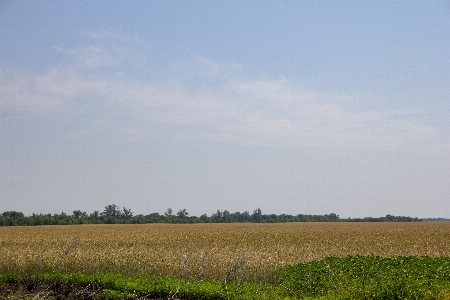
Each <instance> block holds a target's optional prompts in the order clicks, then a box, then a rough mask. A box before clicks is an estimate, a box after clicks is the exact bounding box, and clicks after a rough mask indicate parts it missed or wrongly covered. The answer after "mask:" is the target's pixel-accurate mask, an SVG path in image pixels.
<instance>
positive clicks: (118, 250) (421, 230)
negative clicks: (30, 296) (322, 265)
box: [0, 222, 450, 282]
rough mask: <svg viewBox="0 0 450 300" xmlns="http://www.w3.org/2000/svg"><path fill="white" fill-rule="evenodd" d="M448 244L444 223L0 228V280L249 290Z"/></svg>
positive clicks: (449, 253)
mask: <svg viewBox="0 0 450 300" xmlns="http://www.w3.org/2000/svg"><path fill="white" fill-rule="evenodd" d="M449 241H450V223H446V222H439V223H433V222H430V223H427V222H421V223H356V224H355V223H281V224H193V225H175V224H151V225H79V226H42V227H0V268H1V269H0V272H1V273H6V272H14V273H18V274H30V273H34V272H41V271H54V270H59V271H66V272H80V273H86V274H95V273H98V272H120V273H124V274H128V275H139V276H149V275H165V276H171V277H179V278H180V277H181V278H197V279H202V280H214V279H215V280H223V279H224V278H225V277H227V276H230V277H232V278H230V279H233V278H235V279H236V278H237V279H240V280H244V281H249V282H250V281H264V280H265V279H266V277H267V276H268V274H270V272H271V271H273V270H275V269H277V268H279V267H281V266H286V265H295V264H298V263H306V262H311V261H315V260H320V259H323V258H325V257H328V256H337V257H345V256H347V255H364V256H366V255H375V256H381V257H395V256H430V257H441V256H444V257H450V243H449ZM230 270H233V272H231V273H233V274H230Z"/></svg>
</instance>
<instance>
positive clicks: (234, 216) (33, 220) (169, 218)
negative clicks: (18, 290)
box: [0, 204, 423, 226]
mask: <svg viewBox="0 0 450 300" xmlns="http://www.w3.org/2000/svg"><path fill="white" fill-rule="evenodd" d="M420 221H423V220H422V219H418V218H411V217H403V216H392V215H386V217H380V218H372V217H367V218H347V219H341V218H339V216H338V215H336V214H334V213H330V214H325V215H305V214H298V215H288V214H281V215H276V214H263V213H262V212H261V209H259V208H257V209H255V210H254V211H253V213H250V212H248V211H244V212H243V213H241V212H234V213H230V212H229V211H228V210H223V211H222V210H217V211H216V212H215V213H213V214H211V215H209V216H208V215H207V214H203V215H201V216H200V217H197V216H190V215H189V213H188V212H187V211H186V209H180V210H179V211H178V212H176V213H174V212H173V210H172V209H171V208H168V209H167V211H166V212H165V213H164V214H159V213H157V212H155V213H151V214H148V215H143V214H138V215H134V213H133V212H132V211H131V209H128V208H125V207H123V208H120V207H119V206H117V205H115V204H110V205H107V206H105V209H104V210H103V211H102V212H99V211H94V212H93V213H90V214H88V213H86V212H84V211H81V210H74V211H73V213H72V214H71V215H69V214H66V213H64V212H61V213H60V214H35V213H33V214H32V215H30V216H25V215H24V214H23V213H22V212H16V211H6V212H3V213H2V214H0V226H37V225H75V224H148V223H171V224H183V223H189V224H194V223H245V222H247V223H252V222H253V223H282V222H420Z"/></svg>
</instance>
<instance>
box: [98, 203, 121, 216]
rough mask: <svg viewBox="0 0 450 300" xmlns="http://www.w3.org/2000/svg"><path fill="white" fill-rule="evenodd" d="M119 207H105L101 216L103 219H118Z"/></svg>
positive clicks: (112, 205)
mask: <svg viewBox="0 0 450 300" xmlns="http://www.w3.org/2000/svg"><path fill="white" fill-rule="evenodd" d="M120 215H121V212H120V207H119V206H117V205H115V204H110V205H107V206H105V210H104V211H103V212H102V216H105V217H120Z"/></svg>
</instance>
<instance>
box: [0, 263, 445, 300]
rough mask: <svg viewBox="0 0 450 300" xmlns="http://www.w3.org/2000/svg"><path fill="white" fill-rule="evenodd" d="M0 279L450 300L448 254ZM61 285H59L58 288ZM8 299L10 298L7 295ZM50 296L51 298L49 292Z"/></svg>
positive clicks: (205, 294)
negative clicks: (259, 273) (194, 275)
mask: <svg viewBox="0 0 450 300" xmlns="http://www.w3.org/2000/svg"><path fill="white" fill-rule="evenodd" d="M0 283H1V284H3V285H5V284H8V285H10V286H11V285H16V286H19V285H21V286H22V287H26V289H30V288H33V286H36V285H39V284H46V287H47V288H49V286H50V288H51V289H53V290H56V291H58V290H62V291H65V292H66V294H65V295H66V297H65V298H64V297H62V298H59V299H74V298H71V296H70V295H71V294H70V288H68V287H84V288H85V289H86V288H91V289H92V290H95V291H96V292H95V293H94V292H93V293H84V294H83V295H90V296H89V297H84V296H83V297H84V299H158V298H165V299H167V298H169V297H172V298H173V299H190V300H193V299H205V300H222V299H224V300H225V299H227V300H228V299H230V300H233V299H242V300H245V299H283V300H288V299H321V300H328V299H345V300H347V299H352V300H353V299H354V300H356V299H358V300H359V299H373V300H385V299H405V300H406V299H417V300H419V299H420V300H423V299H426V300H450V258H449V257H437V258H431V257H393V258H382V257H377V256H347V257H345V258H338V257H327V258H325V259H322V260H318V261H313V262H309V263H305V264H298V265H295V266H286V267H282V268H280V269H278V270H277V271H276V272H274V273H273V274H272V275H271V277H270V282H269V283H265V284H262V283H250V282H243V281H227V282H222V281H199V280H194V279H182V278H171V277H163V276H153V277H147V278H143V277H136V276H131V275H125V274H117V273H98V274H80V273H64V272H41V273H35V274H30V275H26V276H19V275H18V274H13V273H8V274H0ZM60 287H62V288H60ZM8 299H9V298H8ZM48 299H49V298H48Z"/></svg>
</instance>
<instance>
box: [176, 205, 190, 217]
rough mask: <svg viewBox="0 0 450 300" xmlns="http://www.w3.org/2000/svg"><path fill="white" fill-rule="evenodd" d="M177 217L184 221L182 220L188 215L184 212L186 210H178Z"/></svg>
mask: <svg viewBox="0 0 450 300" xmlns="http://www.w3.org/2000/svg"><path fill="white" fill-rule="evenodd" d="M177 216H178V217H179V218H180V219H184V218H187V216H189V213H188V212H187V211H186V209H185V208H184V209H180V210H179V211H178V212H177Z"/></svg>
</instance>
